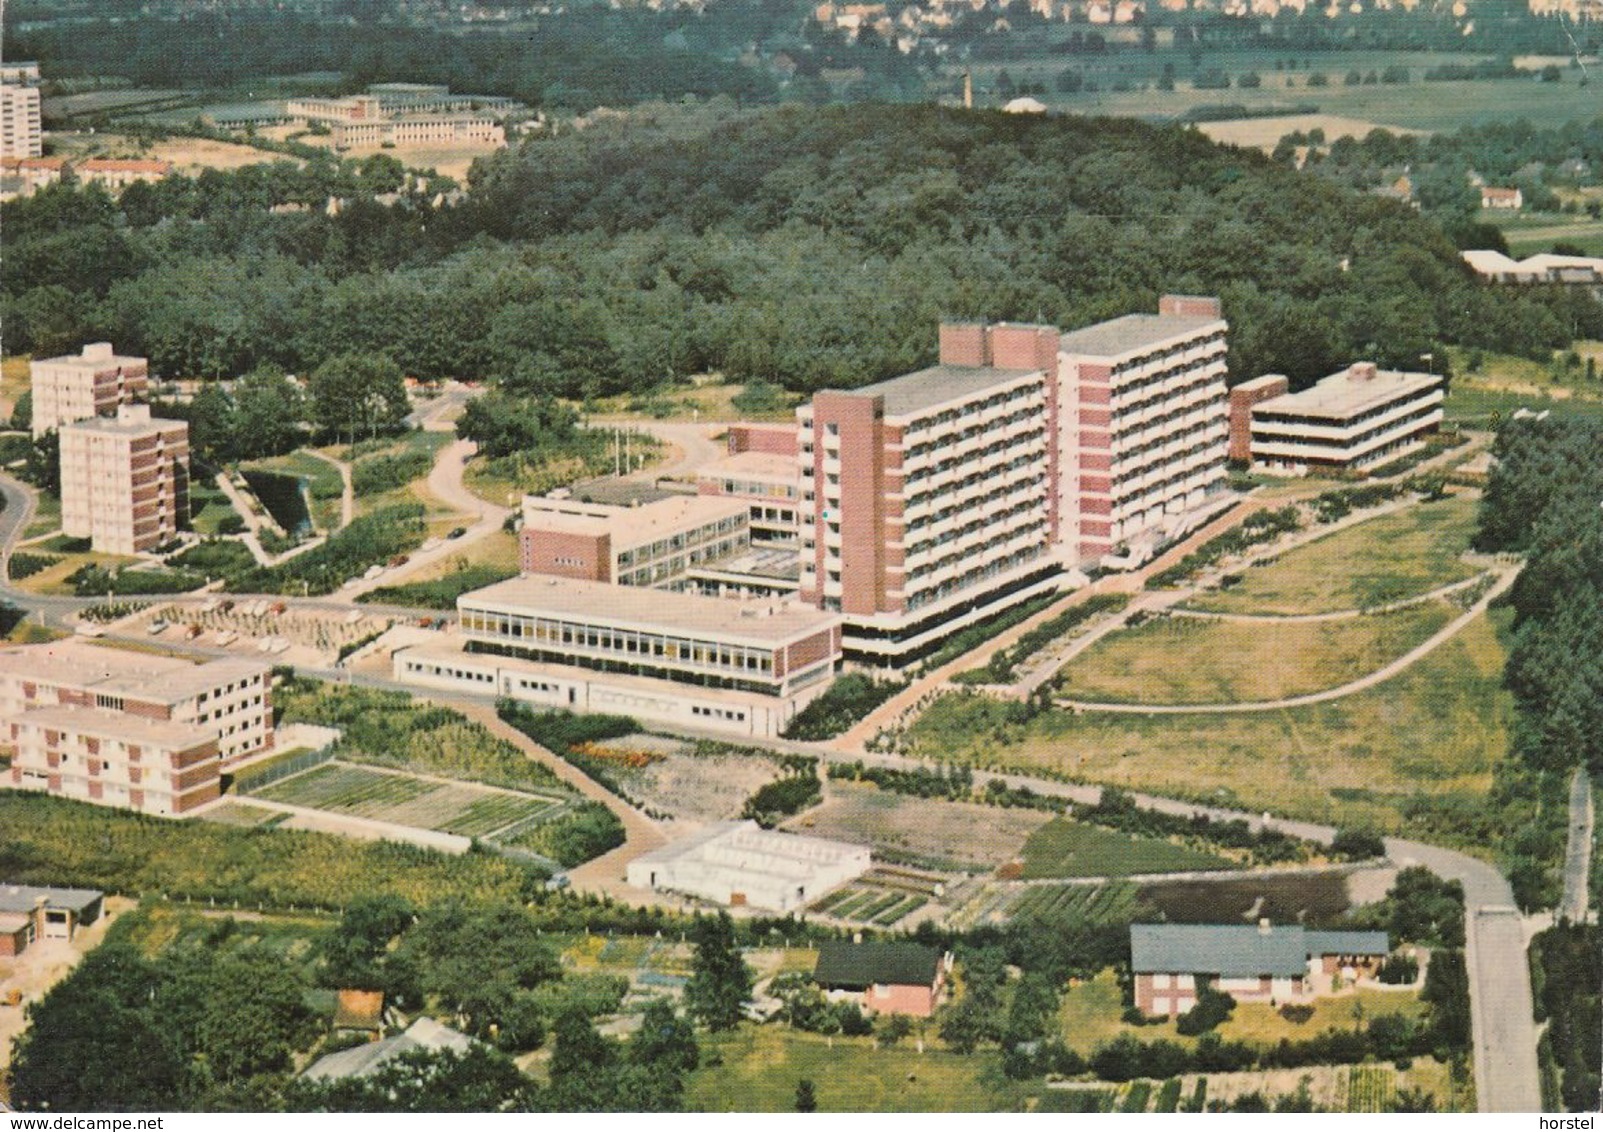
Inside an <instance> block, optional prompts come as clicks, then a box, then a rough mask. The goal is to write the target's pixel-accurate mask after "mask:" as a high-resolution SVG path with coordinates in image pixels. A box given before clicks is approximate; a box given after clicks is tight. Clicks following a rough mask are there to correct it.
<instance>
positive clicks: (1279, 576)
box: [1185, 496, 1478, 614]
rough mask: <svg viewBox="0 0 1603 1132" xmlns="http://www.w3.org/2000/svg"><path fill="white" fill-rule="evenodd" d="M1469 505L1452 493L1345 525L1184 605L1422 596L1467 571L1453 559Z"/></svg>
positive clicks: (1298, 608)
mask: <svg viewBox="0 0 1603 1132" xmlns="http://www.w3.org/2000/svg"><path fill="white" fill-rule="evenodd" d="M1477 506H1478V504H1477V502H1476V500H1474V499H1472V498H1467V497H1464V496H1457V497H1454V498H1450V499H1445V500H1442V501H1440V502H1437V503H1421V504H1419V505H1418V506H1415V507H1410V508H1408V509H1407V510H1405V511H1399V512H1394V513H1392V514H1390V515H1382V516H1380V517H1379V518H1377V519H1371V520H1369V521H1368V522H1363V523H1358V524H1355V525H1354V526H1351V527H1346V528H1344V529H1342V530H1339V531H1337V532H1335V533H1334V534H1331V535H1327V536H1325V537H1324V538H1322V539H1319V540H1317V541H1315V542H1311V543H1307V544H1305V545H1303V546H1300V547H1297V548H1296V549H1294V550H1289V551H1287V552H1286V553H1284V554H1282V555H1280V557H1279V558H1277V559H1275V560H1274V561H1273V563H1272V564H1270V565H1266V566H1261V567H1255V568H1252V569H1248V570H1245V571H1243V573H1242V580H1241V582H1240V584H1238V585H1235V586H1232V587H1231V588H1230V589H1227V590H1217V591H1214V592H1212V593H1204V594H1199V595H1197V596H1196V597H1194V598H1191V599H1189V600H1188V601H1187V602H1186V603H1185V604H1186V606H1187V607H1189V608H1192V609H1205V610H1213V611H1216V612H1226V613H1278V614H1296V613H1325V612H1336V611H1339V610H1347V609H1367V608H1373V607H1375V606H1377V605H1383V604H1385V603H1387V602H1393V601H1400V600H1402V599H1404V598H1409V597H1415V596H1417V595H1419V594H1422V593H1427V592H1429V591H1430V590H1433V589H1436V588H1437V587H1439V586H1444V585H1447V584H1448V583H1450V582H1457V581H1462V580H1463V579H1465V578H1469V577H1473V576H1474V574H1475V572H1476V571H1475V568H1474V567H1472V566H1469V565H1467V564H1465V563H1463V562H1461V561H1459V556H1460V555H1462V554H1463V553H1464V551H1466V550H1468V549H1469V540H1470V537H1471V535H1473V533H1474V530H1475V514H1476V508H1477Z"/></svg>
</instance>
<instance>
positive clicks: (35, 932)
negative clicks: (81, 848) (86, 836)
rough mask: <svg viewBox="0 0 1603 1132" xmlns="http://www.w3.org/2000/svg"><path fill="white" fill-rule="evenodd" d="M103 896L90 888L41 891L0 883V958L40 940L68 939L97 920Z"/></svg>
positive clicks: (39, 889) (36, 888)
mask: <svg viewBox="0 0 1603 1132" xmlns="http://www.w3.org/2000/svg"><path fill="white" fill-rule="evenodd" d="M103 899H104V894H103V893H100V892H97V891H95V890H94V889H89V888H42V887H39V886H36V885H28V884H6V883H3V882H0V959H8V958H13V957H15V956H18V955H21V954H22V953H23V952H24V951H26V950H27V949H28V948H29V947H30V946H32V945H33V944H34V943H36V942H37V941H39V940H70V939H71V938H72V937H73V936H74V935H75V934H76V933H77V931H78V929H79V928H80V927H87V926H88V925H90V924H92V923H94V922H95V921H96V920H98V919H99V918H100V913H101V909H102V907H103Z"/></svg>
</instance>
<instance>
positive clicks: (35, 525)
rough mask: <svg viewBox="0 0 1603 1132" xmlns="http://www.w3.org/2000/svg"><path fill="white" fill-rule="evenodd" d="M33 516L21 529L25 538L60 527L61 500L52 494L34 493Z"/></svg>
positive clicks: (38, 535)
mask: <svg viewBox="0 0 1603 1132" xmlns="http://www.w3.org/2000/svg"><path fill="white" fill-rule="evenodd" d="M34 498H35V501H36V502H35V505H34V510H33V518H31V519H29V520H28V525H27V526H26V527H24V528H23V529H22V537H23V538H25V539H30V538H39V537H40V536H41V535H47V534H50V533H51V532H52V531H59V530H60V529H61V500H60V499H59V498H57V497H56V496H54V495H47V494H46V493H44V492H42V491H41V492H38V493H36V495H35V497H34Z"/></svg>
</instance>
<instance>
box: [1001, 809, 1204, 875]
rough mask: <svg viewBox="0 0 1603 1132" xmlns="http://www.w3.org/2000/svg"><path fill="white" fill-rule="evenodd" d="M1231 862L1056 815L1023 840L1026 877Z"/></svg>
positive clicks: (1128, 872)
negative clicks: (1027, 838)
mask: <svg viewBox="0 0 1603 1132" xmlns="http://www.w3.org/2000/svg"><path fill="white" fill-rule="evenodd" d="M1231 867H1232V866H1231V863H1230V862H1229V861H1227V860H1225V859H1224V858H1222V857H1218V856H1215V855H1214V854H1212V853H1203V852H1200V851H1198V850H1196V849H1191V848H1187V847H1186V846H1183V845H1171V844H1170V843H1169V842H1167V841H1162V840H1159V839H1157V838H1154V837H1132V836H1130V835H1129V834H1125V833H1117V832H1115V831H1113V830H1110V829H1100V828H1098V827H1097V826H1094V825H1085V824H1082V823H1079V822H1072V821H1068V820H1066V819H1064V818H1054V819H1053V820H1052V821H1050V822H1048V823H1047V824H1046V825H1043V826H1042V827H1041V828H1040V829H1037V830H1036V831H1035V832H1034V833H1032V834H1031V835H1030V839H1029V840H1028V841H1026V842H1025V843H1024V875H1025V877H1027V878H1039V877H1125V876H1136V875H1139V874H1142V873H1169V872H1192V871H1199V870H1207V869H1228V868H1231Z"/></svg>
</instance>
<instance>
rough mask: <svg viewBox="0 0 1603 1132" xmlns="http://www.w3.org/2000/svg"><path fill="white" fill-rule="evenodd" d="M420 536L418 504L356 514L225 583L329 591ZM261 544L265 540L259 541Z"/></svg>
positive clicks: (253, 588) (242, 589)
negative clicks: (313, 541)
mask: <svg viewBox="0 0 1603 1132" xmlns="http://www.w3.org/2000/svg"><path fill="white" fill-rule="evenodd" d="M422 541H423V505H422V504H421V503H402V504H397V505H396V506H393V507H385V508H383V509H382V510H379V511H375V512H373V513H372V514H371V515H365V516H363V517H362V518H360V519H357V520H356V521H355V522H353V523H352V524H351V525H350V526H348V527H346V528H345V529H344V530H342V531H340V532H339V533H337V534H335V535H332V536H331V537H330V538H329V540H328V541H327V542H325V543H323V545H321V546H319V547H317V548H316V549H315V550H309V551H307V552H306V553H305V554H302V555H299V556H298V557H295V558H292V559H290V560H289V561H288V562H285V563H283V564H281V565H278V566H260V567H257V568H255V569H252V570H247V571H245V572H244V573H242V574H240V575H238V576H237V577H235V578H234V579H232V580H231V581H230V582H229V586H228V588H229V589H230V590H232V591H234V592H235V593H293V592H297V591H302V590H304V592H306V593H310V594H327V593H333V592H334V591H335V590H336V589H338V588H339V587H340V586H341V585H343V584H344V583H345V580H346V579H347V578H354V577H358V576H360V575H361V574H362V573H363V571H365V570H366V569H367V568H368V567H369V566H373V565H376V564H378V563H381V562H386V561H388V560H389V559H391V558H393V557H395V556H396V555H397V554H401V553H403V552H405V551H408V550H411V549H412V548H413V547H415V546H417V545H418V544H419V543H420V542H422ZM262 545H263V546H266V545H267V542H266V540H265V539H264V540H263V544H262Z"/></svg>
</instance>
